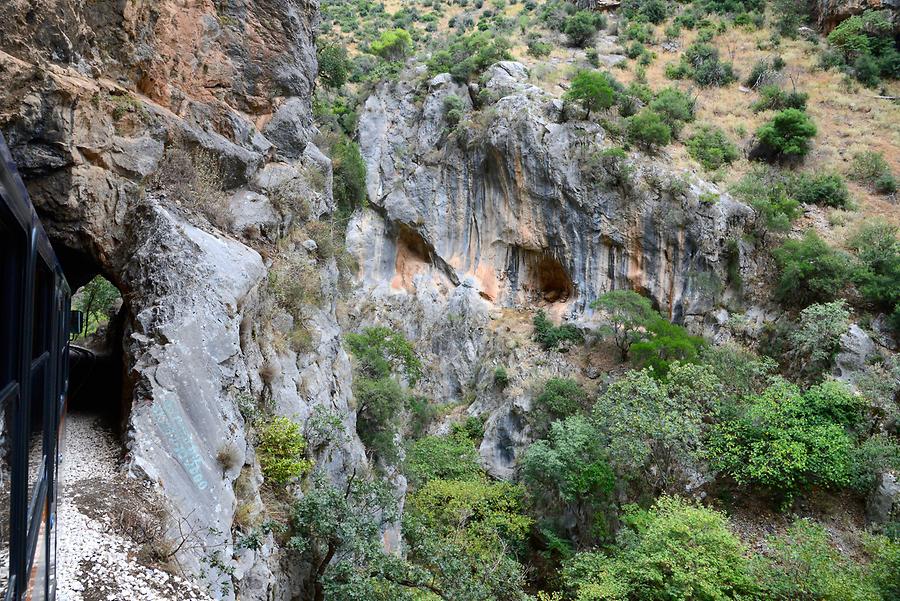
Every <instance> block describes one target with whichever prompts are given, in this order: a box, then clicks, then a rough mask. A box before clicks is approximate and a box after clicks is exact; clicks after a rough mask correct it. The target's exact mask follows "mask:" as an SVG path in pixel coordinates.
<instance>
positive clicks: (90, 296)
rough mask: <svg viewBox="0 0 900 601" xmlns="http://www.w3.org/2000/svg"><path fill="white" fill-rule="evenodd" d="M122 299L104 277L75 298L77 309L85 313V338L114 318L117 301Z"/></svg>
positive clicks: (81, 291)
mask: <svg viewBox="0 0 900 601" xmlns="http://www.w3.org/2000/svg"><path fill="white" fill-rule="evenodd" d="M120 298H122V295H121V294H119V290H118V289H117V288H116V287H115V286H113V285H112V284H111V283H110V282H109V280H107V279H106V278H104V277H103V276H102V275H98V276H94V278H93V279H92V280H91V281H90V282H88V283H87V284H85V285H84V287H83V288H82V289H81V290H79V291H78V294H77V295H76V296H75V303H74V304H75V307H77V308H78V310H79V311H81V312H82V313H84V330H83V331H82V332H81V334H82V335H83V336H87V335H88V334H90V333H92V332H94V331H96V329H97V327H98V326H100V325H101V324H102V323H103V322H106V321H109V320H110V319H111V318H112V312H113V308H114V307H115V305H116V301H118V300H119V299H120Z"/></svg>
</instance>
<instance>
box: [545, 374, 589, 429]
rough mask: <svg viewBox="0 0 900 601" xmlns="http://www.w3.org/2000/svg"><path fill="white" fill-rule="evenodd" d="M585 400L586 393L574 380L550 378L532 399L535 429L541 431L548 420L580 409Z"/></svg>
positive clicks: (560, 417) (547, 423) (548, 423)
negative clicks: (539, 392)
mask: <svg viewBox="0 0 900 601" xmlns="http://www.w3.org/2000/svg"><path fill="white" fill-rule="evenodd" d="M586 400H587V393H586V392H585V391H584V389H583V388H582V387H581V385H580V384H579V383H578V382H576V381H575V380H570V379H568V378H550V379H549V380H547V382H546V383H545V384H544V389H543V391H541V394H539V395H538V396H537V398H536V399H535V400H534V408H533V410H532V413H533V414H534V422H535V429H536V430H537V431H538V432H543V431H544V430H545V429H546V428H547V427H548V426H549V425H550V422H552V421H555V420H558V419H562V418H564V417H568V416H570V415H573V414H575V413H577V412H578V411H580V410H581V409H582V408H583V407H584V403H585V401H586Z"/></svg>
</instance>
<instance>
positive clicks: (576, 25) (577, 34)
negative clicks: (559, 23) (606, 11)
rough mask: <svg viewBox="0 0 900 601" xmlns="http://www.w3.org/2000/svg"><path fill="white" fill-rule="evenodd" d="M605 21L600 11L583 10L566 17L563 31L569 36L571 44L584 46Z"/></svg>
mask: <svg viewBox="0 0 900 601" xmlns="http://www.w3.org/2000/svg"><path fill="white" fill-rule="evenodd" d="M604 23H605V20H604V18H603V16H602V15H600V14H599V13H595V12H593V11H589V10H581V11H578V12H577V13H575V14H574V15H572V16H570V17H569V18H568V19H566V21H565V23H564V24H563V33H565V34H566V36H567V37H568V39H569V44H570V45H572V46H575V47H577V48H584V47H585V46H587V45H588V43H589V42H590V41H591V39H592V38H593V37H594V34H596V33H597V30H598V29H600V27H601V26H602V25H603V24H604Z"/></svg>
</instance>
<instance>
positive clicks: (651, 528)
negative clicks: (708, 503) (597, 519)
mask: <svg viewBox="0 0 900 601" xmlns="http://www.w3.org/2000/svg"><path fill="white" fill-rule="evenodd" d="M624 519H625V523H626V526H627V529H626V530H625V531H624V532H622V533H620V539H621V545H620V548H619V549H618V550H617V551H616V552H615V553H614V554H613V555H612V556H606V555H605V554H604V553H602V552H593V553H582V554H579V555H576V556H575V557H574V558H573V559H571V560H570V561H568V562H566V564H565V566H564V568H563V574H562V577H563V582H564V584H565V586H566V588H567V589H568V590H569V591H570V592H571V594H572V595H573V598H577V599H579V600H585V601H588V600H594V599H597V600H600V599H622V600H624V599H628V600H633V601H657V600H663V599H665V600H669V599H671V600H675V599H708V600H712V599H717V600H723V601H724V600H727V599H743V598H745V595H748V594H749V593H751V592H752V591H753V588H754V586H753V583H752V580H751V579H750V576H749V570H748V563H747V560H746V559H745V558H744V555H745V549H744V547H743V545H741V543H740V541H738V539H737V537H736V536H735V535H734V534H732V533H731V531H730V530H729V528H728V522H727V520H726V518H725V516H724V515H723V514H721V513H719V512H717V511H714V510H711V509H707V508H705V507H702V506H699V505H693V504H691V503H689V502H687V501H683V500H681V499H678V498H675V497H661V498H660V499H658V500H657V501H656V503H655V505H654V506H653V507H652V508H651V509H650V510H649V511H644V510H641V509H638V508H636V507H633V506H632V508H631V509H630V511H628V512H627V513H626V514H625V516H624Z"/></svg>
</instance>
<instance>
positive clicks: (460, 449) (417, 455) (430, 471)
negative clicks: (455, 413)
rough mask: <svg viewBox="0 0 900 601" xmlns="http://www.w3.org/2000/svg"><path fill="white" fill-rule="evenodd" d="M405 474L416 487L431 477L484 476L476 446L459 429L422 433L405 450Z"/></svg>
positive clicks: (428, 480)
mask: <svg viewBox="0 0 900 601" xmlns="http://www.w3.org/2000/svg"><path fill="white" fill-rule="evenodd" d="M405 473H406V476H407V478H408V479H409V483H410V486H412V487H413V488H420V487H421V486H423V485H424V484H426V483H428V482H430V481H431V480H457V481H468V480H480V479H482V478H484V472H483V471H482V469H481V466H480V464H479V455H478V449H477V448H476V447H475V445H474V443H473V442H472V439H471V438H469V437H468V436H467V435H466V434H465V433H464V432H461V431H457V432H453V433H451V434H449V435H447V436H425V437H424V438H420V439H419V440H417V441H415V442H414V443H412V445H410V447H409V450H408V451H407V453H406V471H405Z"/></svg>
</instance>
